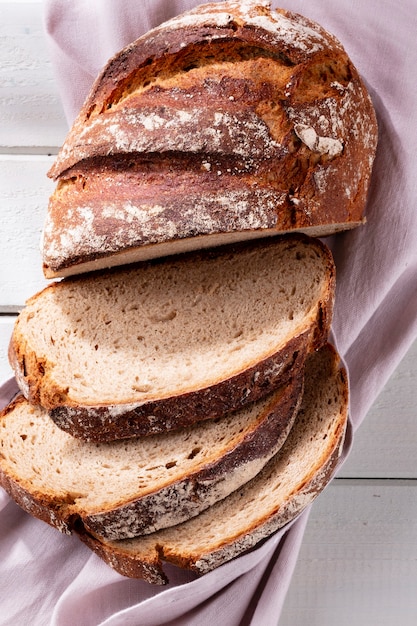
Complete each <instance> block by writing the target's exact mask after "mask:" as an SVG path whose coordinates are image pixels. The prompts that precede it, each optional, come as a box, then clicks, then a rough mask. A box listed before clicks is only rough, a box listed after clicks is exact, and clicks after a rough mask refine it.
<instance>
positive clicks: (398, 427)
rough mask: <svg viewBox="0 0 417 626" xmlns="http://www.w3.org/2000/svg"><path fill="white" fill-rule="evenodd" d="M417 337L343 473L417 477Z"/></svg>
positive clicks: (373, 410)
mask: <svg viewBox="0 0 417 626" xmlns="http://www.w3.org/2000/svg"><path fill="white" fill-rule="evenodd" d="M416 406H417V340H416V341H415V342H414V343H413V345H412V346H411V347H410V349H409V350H408V352H407V354H406V355H405V357H404V358H403V360H402V361H401V363H400V364H399V365H398V367H397V369H396V370H395V371H394V373H393V374H392V376H391V378H390V380H389V381H388V383H387V384H386V385H385V387H384V389H383V390H382V392H381V394H380V395H379V397H378V398H377V399H376V400H375V402H374V404H373V406H372V408H371V410H370V411H369V413H368V415H367V416H366V417H365V419H364V421H363V423H362V425H361V427H360V428H359V430H358V431H357V433H356V435H355V440H354V445H353V448H352V450H351V453H350V455H349V458H348V460H347V461H346V463H345V464H344V466H343V467H342V468H341V471H340V474H339V476H341V477H346V478H348V477H349V478H354V477H358V478H361V477H374V478H378V477H379V478H417V461H416V451H417V419H416Z"/></svg>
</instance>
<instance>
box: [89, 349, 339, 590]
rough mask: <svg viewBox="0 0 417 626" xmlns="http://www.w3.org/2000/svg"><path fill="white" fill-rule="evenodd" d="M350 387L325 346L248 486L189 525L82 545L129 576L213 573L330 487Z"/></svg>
mask: <svg viewBox="0 0 417 626" xmlns="http://www.w3.org/2000/svg"><path fill="white" fill-rule="evenodd" d="M347 407H348V384H347V376H346V372H345V371H344V369H343V367H340V365H339V358H338V356H337V354H336V352H335V351H334V350H333V349H332V348H331V347H330V346H324V347H323V348H322V349H321V350H320V351H319V352H317V353H315V354H313V355H311V356H310V357H309V359H308V361H307V367H306V377H305V393H304V397H303V401H302V406H301V409H300V411H299V413H298V416H297V418H296V421H295V423H294V426H293V428H292V430H291V432H290V434H289V436H288V438H287V440H286V442H285V444H284V446H283V447H282V448H281V450H280V451H279V452H278V454H277V455H276V456H275V457H274V458H273V459H272V460H271V461H270V462H269V463H268V464H267V465H266V466H265V467H264V469H263V470H262V471H261V472H260V473H259V474H257V476H256V477H255V478H253V479H252V480H251V481H250V482H248V483H247V484H246V485H244V486H243V487H241V488H240V489H238V490H236V491H234V492H233V493H232V494H231V495H229V496H228V497H227V498H225V499H224V500H222V501H221V502H218V503H217V504H215V505H213V506H212V507H210V508H209V509H206V511H204V512H203V513H201V514H200V515H198V516H197V517H194V518H193V519H191V520H189V521H187V522H184V523H183V524H180V525H177V526H174V527H171V528H167V529H165V530H161V531H159V532H156V533H153V534H151V535H147V536H144V537H138V538H135V539H128V540H124V541H115V542H114V541H99V540H97V539H96V538H94V537H93V536H91V535H90V534H89V533H87V532H84V531H83V530H82V529H80V537H81V539H82V540H83V541H84V542H85V543H86V544H87V545H88V546H89V547H90V548H91V549H92V550H94V552H96V554H98V555H99V556H100V557H101V558H102V559H104V560H105V561H106V562H107V563H108V564H109V565H110V566H111V567H113V568H114V569H116V570H117V571H118V572H120V573H121V574H123V575H124V576H129V577H138V578H144V579H145V580H147V581H149V582H151V583H156V584H164V583H166V582H167V577H166V575H165V574H164V571H163V568H162V561H167V562H170V563H173V564H175V565H178V566H179V567H181V568H186V569H191V570H193V571H195V572H196V573H198V574H204V573H207V572H209V571H211V570H213V569H215V568H216V567H218V566H220V565H222V564H223V563H225V562H227V561H229V560H231V559H233V558H235V557H236V556H238V555H240V554H242V553H243V552H245V551H247V550H249V549H251V548H253V547H255V546H257V544H259V542H261V541H262V540H263V539H265V538H266V537H269V536H270V535H272V534H273V533H274V532H275V531H277V530H278V529H279V528H281V527H283V526H284V525H285V524H286V523H288V522H289V521H291V520H293V519H294V518H295V517H296V515H298V514H299V513H300V512H301V511H302V510H303V509H304V508H305V507H306V506H307V505H309V504H310V503H311V502H312V501H313V500H314V498H315V497H316V496H317V495H318V494H319V493H320V492H321V491H322V490H323V489H324V487H325V486H326V485H327V484H328V482H329V481H330V479H331V477H332V475H333V473H334V470H335V467H336V465H337V461H338V458H339V456H340V452H341V450H342V445H343V441H344V435H345V432H346V425H347Z"/></svg>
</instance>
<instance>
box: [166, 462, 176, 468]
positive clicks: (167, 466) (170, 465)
mask: <svg viewBox="0 0 417 626" xmlns="http://www.w3.org/2000/svg"><path fill="white" fill-rule="evenodd" d="M176 464H177V462H176V461H169V463H165V467H166V468H167V469H171V467H175V466H176Z"/></svg>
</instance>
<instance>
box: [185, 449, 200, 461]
mask: <svg viewBox="0 0 417 626" xmlns="http://www.w3.org/2000/svg"><path fill="white" fill-rule="evenodd" d="M200 452H201V447H200V446H197V447H196V448H193V449H192V450H191V452H190V454H189V455H188V457H187V458H188V459H190V460H191V459H194V458H195V457H196V456H197V454H199V453H200Z"/></svg>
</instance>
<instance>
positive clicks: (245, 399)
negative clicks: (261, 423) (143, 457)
mask: <svg viewBox="0 0 417 626" xmlns="http://www.w3.org/2000/svg"><path fill="white" fill-rule="evenodd" d="M326 337H327V336H324V335H323V340H324V341H325V339H326ZM311 343H312V335H311V331H306V332H305V333H303V334H302V335H299V336H298V337H294V338H292V339H291V340H290V341H289V342H288V344H287V346H286V347H285V349H284V350H282V351H281V352H279V353H278V354H275V355H273V356H272V357H270V358H268V359H265V360H264V361H262V362H261V363H258V364H257V365H256V366H254V367H251V368H249V369H247V370H246V371H244V372H242V373H241V374H238V375H237V376H234V377H233V378H230V379H229V380H225V381H222V382H220V383H217V384H214V385H212V386H211V387H209V388H206V389H201V390H198V391H196V392H192V393H187V394H182V395H180V396H173V397H171V398H166V399H162V400H160V401H155V402H148V403H146V404H140V405H139V404H138V405H137V406H136V407H135V408H129V409H127V410H126V412H125V413H124V414H123V415H117V417H112V407H108V406H96V407H93V406H88V407H85V406H76V407H73V406H65V405H64V406H59V407H57V408H55V409H51V410H50V416H51V418H52V420H53V421H54V422H55V424H56V425H57V426H58V427H59V428H61V429H62V430H64V431H66V432H68V433H69V434H71V435H72V436H73V437H78V438H80V439H84V440H85V441H91V442H93V441H94V442H104V441H112V440H115V439H123V438H125V437H132V436H146V435H149V434H157V433H161V432H166V431H168V430H173V429H176V428H183V427H186V426H190V425H191V424H193V423H195V422H197V421H201V420H207V419H215V418H217V417H219V416H220V415H223V414H224V413H226V412H228V411H232V410H235V409H239V408H241V407H243V406H245V405H246V404H248V403H249V402H253V401H255V400H258V399H259V398H261V397H263V396H265V395H266V394H267V393H269V392H270V391H271V390H272V389H274V388H276V387H277V386H278V385H279V386H280V385H285V384H286V383H287V382H288V381H289V380H290V378H291V375H292V368H294V369H295V370H297V369H299V368H300V366H301V365H302V364H303V363H304V361H305V359H306V356H307V353H308V351H309V350H310V348H311ZM118 412H120V410H119V407H118Z"/></svg>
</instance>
